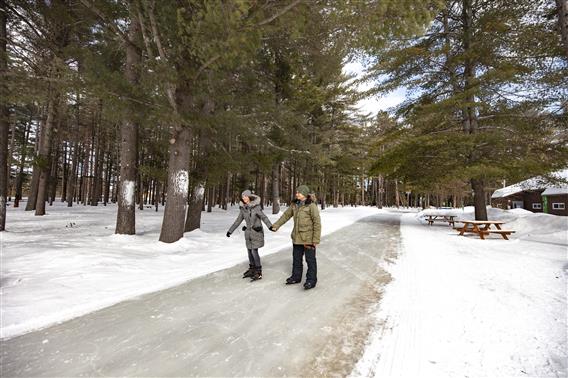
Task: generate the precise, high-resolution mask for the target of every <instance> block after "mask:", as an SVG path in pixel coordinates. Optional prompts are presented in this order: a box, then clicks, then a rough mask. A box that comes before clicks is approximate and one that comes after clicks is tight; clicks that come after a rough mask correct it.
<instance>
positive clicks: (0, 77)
mask: <svg viewBox="0 0 568 378" xmlns="http://www.w3.org/2000/svg"><path fill="white" fill-rule="evenodd" d="M7 10H8V9H7V7H6V1H5V0H0V231H4V230H5V229H6V198H7V194H8V193H7V192H8V177H9V174H10V172H8V133H9V130H8V129H9V128H10V123H9V109H8V104H7V103H6V100H7V94H8V88H7V85H6V76H7V73H8V55H7V54H8V53H7V49H6V41H7V36H8V35H7V33H6V23H7V17H8V15H7Z"/></svg>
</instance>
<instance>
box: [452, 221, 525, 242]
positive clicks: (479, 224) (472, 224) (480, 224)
mask: <svg viewBox="0 0 568 378" xmlns="http://www.w3.org/2000/svg"><path fill="white" fill-rule="evenodd" d="M456 222H458V223H463V226H462V227H455V229H456V230H458V231H459V232H460V233H459V234H460V235H461V236H463V234H464V233H466V232H471V233H474V234H477V235H479V237H480V238H481V239H483V240H485V236H487V235H489V234H499V235H501V236H502V237H503V239H505V240H509V238H508V237H507V236H508V235H511V234H512V233H514V232H515V231H513V230H503V229H501V225H502V224H504V223H505V222H502V221H491V220H487V221H478V220H460V221H456ZM491 226H495V228H496V229H492V228H491Z"/></svg>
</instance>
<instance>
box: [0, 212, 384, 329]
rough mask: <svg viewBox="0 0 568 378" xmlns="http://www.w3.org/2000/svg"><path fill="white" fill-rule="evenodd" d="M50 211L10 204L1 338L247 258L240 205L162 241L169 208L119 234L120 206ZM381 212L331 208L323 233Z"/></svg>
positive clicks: (282, 238) (278, 241) (276, 239)
mask: <svg viewBox="0 0 568 378" xmlns="http://www.w3.org/2000/svg"><path fill="white" fill-rule="evenodd" d="M47 211H48V214H47V215H46V216H44V217H41V218H40V217H35V216H34V215H33V213H32V212H25V211H24V210H23V208H17V209H14V208H8V217H7V219H8V222H7V230H8V231H6V232H2V233H0V238H1V239H0V244H1V247H2V249H1V255H0V274H1V277H2V279H1V285H0V286H1V287H0V300H1V308H0V315H1V329H0V336H1V337H2V338H9V337H14V336H17V335H21V334H23V333H26V332H29V331H32V330H35V329H39V328H43V327H47V326H49V325H52V324H54V323H58V322H62V321H64V320H69V319H71V318H74V317H78V316H81V315H84V314H87V313H89V312H92V311H95V310H98V309H101V308H104V307H107V306H111V305H113V304H116V303H119V302H121V301H124V300H127V299H131V298H134V297H136V296H139V295H142V294H145V293H149V292H154V291H158V290H162V289H166V288H169V287H172V286H176V285H178V284H181V283H183V282H185V281H188V280H190V279H193V278H196V277H199V276H203V275H206V274H208V273H211V272H214V271H217V270H221V269H225V268H229V267H232V266H234V265H237V264H240V263H244V262H247V261H248V259H247V254H246V249H245V245H244V240H243V234H244V233H243V232H242V231H241V228H240V227H239V228H238V229H237V231H235V233H234V234H233V235H232V236H231V238H227V237H226V236H225V233H226V231H227V229H228V228H229V227H230V225H231V224H232V223H233V221H234V220H235V218H236V217H237V214H238V209H237V207H236V206H235V207H233V208H231V209H230V210H229V211H224V210H220V209H217V208H216V209H214V210H213V212H212V213H203V216H202V228H201V230H196V231H193V232H191V233H187V234H186V235H185V237H184V238H182V239H180V240H179V241H177V242H176V243H172V244H165V243H161V242H159V241H158V237H159V233H160V227H161V221H162V217H163V209H160V211H159V212H155V211H154V210H153V209H146V210H144V211H140V210H137V213H136V230H137V234H136V235H135V236H125V235H115V234H114V229H115V219H116V207H115V206H107V207H104V206H98V207H90V206H75V207H72V208H68V207H66V205H65V204H61V203H58V204H55V205H54V206H53V207H49V208H48V209H47ZM377 212H378V210H377V209H376V208H371V207H356V208H355V207H345V208H338V209H333V208H329V209H326V210H324V211H323V212H322V213H321V216H322V234H323V235H326V234H329V233H331V232H334V231H336V230H338V229H340V228H342V227H345V226H347V225H349V224H351V223H353V222H355V221H357V220H359V219H361V218H363V217H366V216H369V215H372V214H376V213H377ZM265 213H266V214H267V215H268V216H269V218H270V219H271V221H272V222H274V221H275V220H276V219H278V217H279V215H278V214H276V215H272V214H270V213H271V209H266V210H265ZM243 225H244V223H243ZM291 230H292V221H289V222H288V223H287V224H286V225H284V226H283V227H282V228H281V229H280V230H279V231H278V232H277V233H272V232H269V231H265V235H266V246H265V247H264V248H262V249H261V250H260V253H261V256H262V255H267V254H270V253H275V252H277V251H279V250H282V249H283V248H287V247H290V243H291V241H290V232H291ZM285 253H287V251H285Z"/></svg>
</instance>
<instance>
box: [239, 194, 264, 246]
mask: <svg viewBox="0 0 568 378" xmlns="http://www.w3.org/2000/svg"><path fill="white" fill-rule="evenodd" d="M250 199H251V201H250V202H249V203H248V205H245V204H244V203H243V202H241V203H240V204H239V209H240V212H239V216H238V217H237V220H235V223H233V225H232V226H231V228H229V232H230V233H233V231H235V229H236V228H237V227H239V225H240V224H241V222H242V221H243V219H244V220H245V224H246V226H247V229H246V231H245V241H246V244H247V248H248V249H253V248H262V247H263V246H264V230H260V231H254V230H253V229H252V228H253V227H259V226H260V227H262V222H264V224H266V226H267V227H268V228H270V227H272V223H270V219H268V217H267V216H266V214H264V213H263V212H262V209H261V208H260V197H258V196H251V197H250ZM261 220H262V222H261Z"/></svg>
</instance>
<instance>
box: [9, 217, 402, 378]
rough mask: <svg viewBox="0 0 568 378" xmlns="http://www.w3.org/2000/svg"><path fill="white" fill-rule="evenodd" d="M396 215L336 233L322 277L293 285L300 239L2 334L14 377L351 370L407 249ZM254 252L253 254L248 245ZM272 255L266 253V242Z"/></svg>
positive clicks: (323, 258)
mask: <svg viewBox="0 0 568 378" xmlns="http://www.w3.org/2000/svg"><path fill="white" fill-rule="evenodd" d="M398 223H399V222H398V218H397V216H396V215H388V214H380V215H376V216H372V217H369V218H365V219H363V220H361V221H359V222H357V223H355V224H353V225H351V226H349V227H346V228H343V229H341V230H339V231H337V232H335V233H333V234H331V235H329V236H327V237H324V238H323V240H322V244H321V245H320V247H319V249H318V252H317V253H318V286H317V287H316V288H315V289H313V290H309V291H304V290H303V288H302V285H292V286H286V285H284V281H285V279H286V277H288V276H289V273H290V269H291V260H292V256H291V246H290V248H287V249H286V250H283V251H280V252H278V253H275V254H273V255H269V256H266V257H264V258H263V261H262V262H263V273H264V278H263V279H262V280H261V281H257V282H252V283H251V282H249V280H248V279H241V275H242V272H243V271H244V269H245V267H244V266H243V265H240V266H237V267H234V268H231V269H227V270H223V271H219V272H216V273H213V274H209V275H207V276H204V277H201V278H198V279H195V280H192V281H189V282H187V283H185V284H183V285H180V286H177V287H174V288H171V289H168V290H164V291H161V292H156V293H152V294H148V295H144V296H142V297H139V298H136V299H133V300H130V301H126V302H122V303H120V304H117V305H115V306H112V307H109V308H106V309H103V310H100V311H97V312H94V313H92V314H89V315H86V316H83V317H80V318H77V319H74V320H70V321H68V322H65V323H62V324H59V325H56V326H53V327H51V328H47V329H45V330H41V331H37V332H33V333H30V334H26V335H23V336H20V337H17V338H14V339H9V340H4V341H2V343H1V346H2V351H1V361H0V362H1V369H2V371H1V372H0V375H1V376H2V377H12V376H26V377H35V376H50V377H54V376H136V377H139V376H223V377H226V376H345V375H347V374H349V373H350V372H351V370H352V368H353V366H354V364H355V363H356V362H357V360H358V358H359V357H360V356H361V354H362V352H363V348H364V345H365V340H366V337H367V335H368V333H369V330H370V327H371V324H372V317H371V316H369V313H370V311H372V309H373V306H375V305H376V303H377V302H378V301H379V299H380V295H381V289H382V287H383V286H384V284H385V283H386V282H388V280H389V277H388V274H387V273H385V272H384V271H383V270H382V269H381V268H380V267H379V264H380V263H381V262H382V261H384V260H385V259H387V260H388V259H392V258H394V257H396V253H397V250H398V244H399V226H398ZM243 253H244V252H243ZM261 255H262V250H261Z"/></svg>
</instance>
